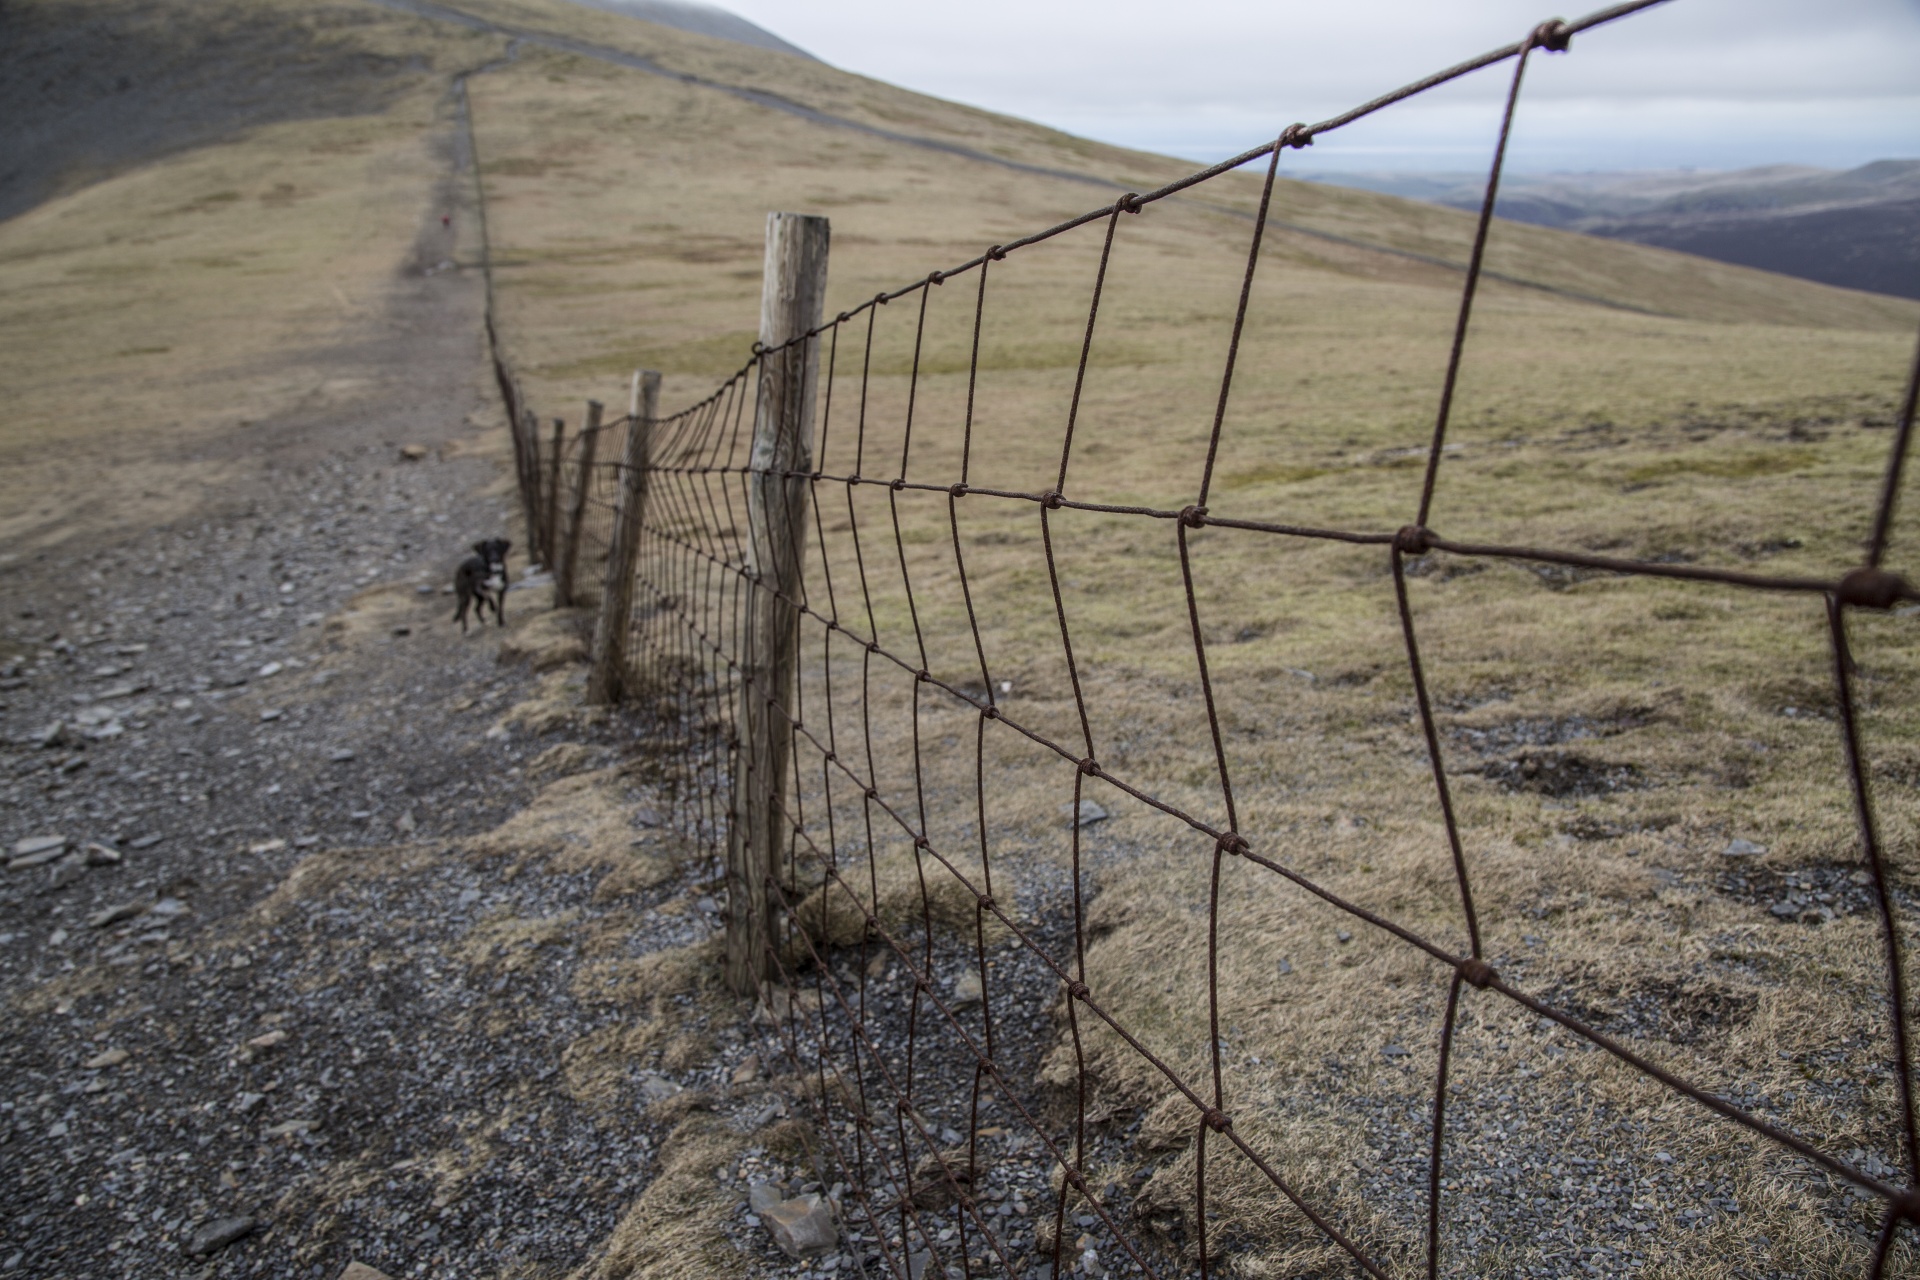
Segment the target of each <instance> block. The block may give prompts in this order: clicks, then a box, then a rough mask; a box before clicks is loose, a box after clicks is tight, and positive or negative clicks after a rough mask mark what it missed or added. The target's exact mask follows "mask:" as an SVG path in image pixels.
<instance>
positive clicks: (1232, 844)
mask: <svg viewBox="0 0 1920 1280" xmlns="http://www.w3.org/2000/svg"><path fill="white" fill-rule="evenodd" d="M1252 847H1253V846H1251V845H1249V844H1248V843H1247V838H1246V837H1245V836H1243V835H1241V834H1240V833H1239V832H1238V831H1229V832H1227V833H1226V834H1225V835H1223V836H1221V837H1220V852H1222V853H1230V854H1232V855H1233V856H1234V857H1236V858H1237V857H1239V856H1240V855H1241V854H1243V853H1245V852H1247V850H1248V849H1250V848H1252Z"/></svg>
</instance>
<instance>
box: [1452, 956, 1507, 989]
mask: <svg viewBox="0 0 1920 1280" xmlns="http://www.w3.org/2000/svg"><path fill="white" fill-rule="evenodd" d="M1460 976H1461V977H1463V978H1465V979H1466V980H1467V981H1468V982H1470V983H1472V984H1473V987H1474V989H1475V990H1477V991H1485V990H1486V989H1487V986H1488V984H1490V983H1491V982H1492V981H1493V980H1494V979H1495V978H1498V977H1499V976H1500V974H1499V972H1498V971H1497V970H1495V969H1494V967H1493V966H1492V965H1490V964H1488V963H1487V962H1486V961H1485V960H1482V959H1481V958H1480V957H1479V956H1469V957H1468V958H1467V959H1465V960H1462V961H1461V962H1460Z"/></svg>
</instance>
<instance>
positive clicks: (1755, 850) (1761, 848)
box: [1720, 840, 1767, 858]
mask: <svg viewBox="0 0 1920 1280" xmlns="http://www.w3.org/2000/svg"><path fill="white" fill-rule="evenodd" d="M1766 851H1767V846H1765V845H1763V844H1755V843H1754V842H1753V841H1751V840H1730V841H1728V842H1727V847H1726V848H1724V849H1722V850H1721V851H1720V852H1721V853H1722V854H1723V855H1725V856H1726V857H1729V858H1757V857H1759V856H1760V855H1761V854H1763V853H1765V852H1766Z"/></svg>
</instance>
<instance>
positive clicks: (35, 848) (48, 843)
mask: <svg viewBox="0 0 1920 1280" xmlns="http://www.w3.org/2000/svg"><path fill="white" fill-rule="evenodd" d="M66 847H67V838H66V837H65V836H27V837H25V838H23V839H20V840H16V841H14V842H13V856H14V857H16V858H30V857H32V856H34V855H35V854H38V853H46V852H47V851H48V850H52V851H53V853H54V855H55V856H56V857H57V856H59V854H60V851H61V850H63V849H65V848H66Z"/></svg>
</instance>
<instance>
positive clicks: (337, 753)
mask: <svg viewBox="0 0 1920 1280" xmlns="http://www.w3.org/2000/svg"><path fill="white" fill-rule="evenodd" d="M327 759H329V760H331V761H333V762H334V763H335V764H344V763H346V762H347V761H349V760H351V759H353V752H351V751H349V750H348V749H347V748H345V747H335V748H334V749H333V750H332V751H329V752H327Z"/></svg>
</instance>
